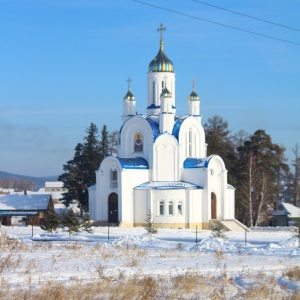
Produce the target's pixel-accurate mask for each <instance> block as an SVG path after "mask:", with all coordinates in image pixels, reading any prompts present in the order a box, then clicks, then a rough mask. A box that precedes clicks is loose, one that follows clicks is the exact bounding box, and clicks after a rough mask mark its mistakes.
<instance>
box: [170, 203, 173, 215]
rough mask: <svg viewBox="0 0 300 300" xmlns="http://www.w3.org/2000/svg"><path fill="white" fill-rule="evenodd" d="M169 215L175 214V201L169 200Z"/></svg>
mask: <svg viewBox="0 0 300 300" xmlns="http://www.w3.org/2000/svg"><path fill="white" fill-rule="evenodd" d="M169 215H173V202H172V201H170V202H169Z"/></svg>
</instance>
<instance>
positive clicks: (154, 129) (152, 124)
mask: <svg viewBox="0 0 300 300" xmlns="http://www.w3.org/2000/svg"><path fill="white" fill-rule="evenodd" d="M134 117H139V118H142V119H144V120H146V121H147V122H148V123H149V125H150V127H151V129H152V133H153V142H155V140H156V138H157V137H158V135H159V127H158V125H157V124H156V123H155V122H154V121H153V120H151V119H150V118H148V117H146V116H143V115H134V116H132V117H131V118H134ZM131 118H129V119H128V120H127V121H126V122H125V123H124V124H123V125H122V126H121V128H120V131H119V145H121V133H122V130H123V127H124V125H125V124H126V123H127V122H128V121H130V120H131Z"/></svg>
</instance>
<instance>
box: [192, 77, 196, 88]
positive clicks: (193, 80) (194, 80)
mask: <svg viewBox="0 0 300 300" xmlns="http://www.w3.org/2000/svg"><path fill="white" fill-rule="evenodd" d="M191 82H192V83H193V90H194V89H195V82H196V79H194V78H193V79H192V80H191Z"/></svg>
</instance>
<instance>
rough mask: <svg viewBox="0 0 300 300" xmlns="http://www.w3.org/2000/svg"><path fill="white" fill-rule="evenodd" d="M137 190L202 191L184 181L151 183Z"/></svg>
mask: <svg viewBox="0 0 300 300" xmlns="http://www.w3.org/2000/svg"><path fill="white" fill-rule="evenodd" d="M135 189H151V190H152V189H153V190H173V189H181V190H182V189H184V190H185V189H202V187H201V186H198V185H196V184H193V183H190V182H184V181H150V182H145V183H143V184H141V185H138V186H136V187H135Z"/></svg>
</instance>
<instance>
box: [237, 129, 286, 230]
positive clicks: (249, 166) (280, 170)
mask: <svg viewBox="0 0 300 300" xmlns="http://www.w3.org/2000/svg"><path fill="white" fill-rule="evenodd" d="M283 152H284V148H283V147H280V146H278V145H277V144H273V143H272V140H271V137H270V136H269V135H268V134H266V133H265V131H264V130H257V131H256V132H255V133H254V134H253V135H252V136H251V137H250V139H249V140H248V141H246V142H245V143H244V145H243V146H241V147H238V153H239V164H238V175H239V181H238V185H237V193H236V199H237V202H238V203H239V204H240V205H241V207H240V209H241V210H240V215H239V216H240V217H241V216H243V219H241V221H242V222H243V223H245V224H247V225H250V226H257V224H258V223H260V222H261V221H263V218H264V217H265V213H266V211H267V210H268V209H276V208H277V203H278V200H279V195H280V193H281V189H282V187H281V182H282V181H281V178H282V176H283V174H286V172H288V169H289V168H288V165H287V164H285V157H284V155H283Z"/></svg>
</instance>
